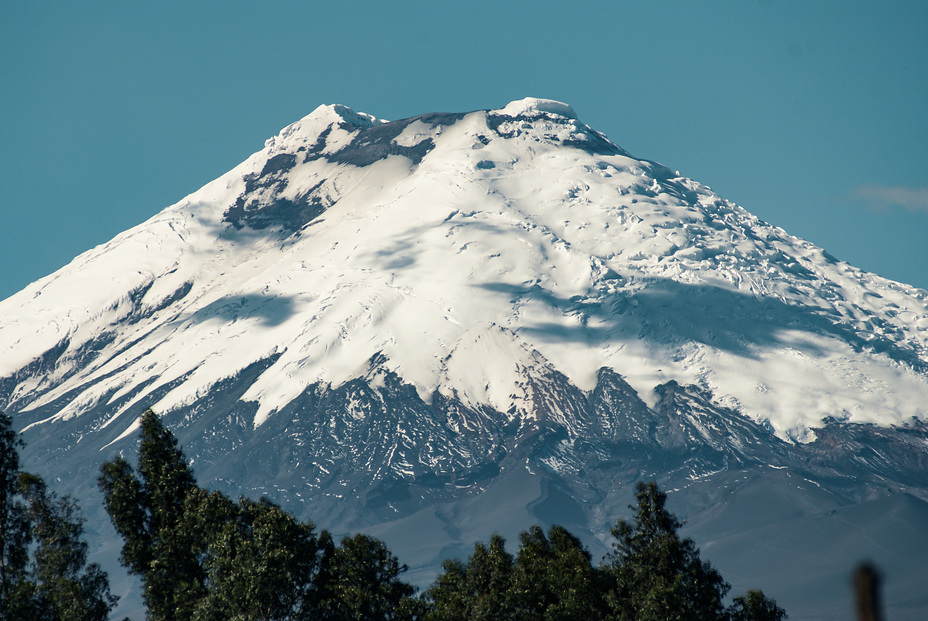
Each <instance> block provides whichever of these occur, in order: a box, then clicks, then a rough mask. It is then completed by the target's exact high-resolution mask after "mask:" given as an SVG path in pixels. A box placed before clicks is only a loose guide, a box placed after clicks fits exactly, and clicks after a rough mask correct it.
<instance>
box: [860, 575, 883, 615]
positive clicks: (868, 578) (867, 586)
mask: <svg viewBox="0 0 928 621" xmlns="http://www.w3.org/2000/svg"><path fill="white" fill-rule="evenodd" d="M854 591H855V593H856V595H857V618H858V619H859V621H882V619H883V615H882V614H881V613H880V574H879V572H877V570H876V568H875V567H873V565H870V564H869V563H863V564H862V565H860V566H859V567H858V568H857V571H855V572H854Z"/></svg>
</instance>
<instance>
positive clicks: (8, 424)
mask: <svg viewBox="0 0 928 621" xmlns="http://www.w3.org/2000/svg"><path fill="white" fill-rule="evenodd" d="M21 446H22V440H20V439H19V436H18V435H17V434H16V432H15V431H14V430H13V424H12V420H11V419H10V417H9V416H7V415H6V414H4V413H3V412H0V619H14V618H17V617H20V618H27V617H28V607H26V603H27V602H29V601H30V600H31V588H30V586H29V582H28V580H27V575H26V568H27V565H28V563H29V553H28V546H29V542H30V532H29V520H28V519H27V517H26V507H25V505H24V503H23V501H22V497H21V496H20V495H19V485H18V481H19V474H20V472H19V448H20V447H21Z"/></svg>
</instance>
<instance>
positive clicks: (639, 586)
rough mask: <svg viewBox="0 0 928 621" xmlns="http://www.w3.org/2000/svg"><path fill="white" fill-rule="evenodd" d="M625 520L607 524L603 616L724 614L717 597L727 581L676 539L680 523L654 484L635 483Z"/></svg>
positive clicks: (690, 620) (697, 618)
mask: <svg viewBox="0 0 928 621" xmlns="http://www.w3.org/2000/svg"><path fill="white" fill-rule="evenodd" d="M635 497H636V499H637V501H638V502H637V507H634V506H632V507H630V508H631V509H633V510H635V511H636V514H635V517H634V518H632V519H631V520H626V519H624V518H623V519H620V520H619V521H618V522H617V523H616V525H615V526H614V527H613V528H612V530H611V533H612V536H613V537H615V539H616V541H615V543H613V551H612V553H611V554H610V555H609V560H610V561H611V563H610V564H608V565H606V566H605V567H603V568H602V570H603V575H604V578H605V580H606V584H607V585H608V591H607V593H606V601H607V604H608V618H609V619H616V620H620V621H631V620H633V619H634V620H637V621H701V620H707V621H709V620H713V621H714V620H717V619H725V618H726V617H727V616H728V615H727V612H726V610H725V609H724V607H723V605H722V600H723V598H724V597H725V594H726V593H727V592H728V590H729V588H730V587H729V585H728V583H726V582H725V581H724V580H723V579H722V576H721V575H719V573H718V572H717V571H716V570H715V569H714V568H713V567H712V566H711V565H710V564H709V563H708V562H705V561H703V560H701V559H700V558H699V550H698V549H697V548H696V546H695V544H694V543H693V541H692V540H691V539H681V538H680V536H679V535H678V533H677V530H678V529H679V528H680V526H682V522H680V521H679V520H677V518H676V517H675V516H674V515H673V514H671V513H670V512H668V511H667V509H666V507H665V505H666V502H667V495H666V494H664V493H663V492H661V491H660V490H659V489H658V487H657V484H656V483H654V482H653V481H652V482H649V483H647V484H645V483H639V484H638V487H637V491H636V493H635Z"/></svg>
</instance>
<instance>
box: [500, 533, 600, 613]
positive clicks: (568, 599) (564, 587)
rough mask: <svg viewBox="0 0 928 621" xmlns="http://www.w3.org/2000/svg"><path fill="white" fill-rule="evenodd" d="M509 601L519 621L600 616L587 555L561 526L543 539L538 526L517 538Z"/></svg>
mask: <svg viewBox="0 0 928 621" xmlns="http://www.w3.org/2000/svg"><path fill="white" fill-rule="evenodd" d="M513 598H514V599H515V602H516V606H517V611H518V612H517V616H518V618H520V619H526V620H535V619H537V620H539V621H572V620H575V619H576V620H578V621H581V620H582V621H586V620H587V619H596V618H599V617H601V616H602V610H601V605H600V599H601V598H600V597H599V589H598V585H597V575H596V570H595V569H594V568H593V565H592V562H591V559H590V554H589V552H587V551H586V549H585V548H584V547H583V544H582V543H580V540H579V539H577V538H576V537H574V536H573V535H572V534H571V533H570V532H568V531H567V529H565V528H564V527H563V526H554V527H552V528H551V529H550V530H549V531H548V536H547V537H545V533H544V531H542V529H541V527H539V526H533V527H532V528H530V529H529V530H527V531H525V532H523V533H522V534H521V536H520V547H519V554H518V556H517V557H516V564H515V572H514V575H513Z"/></svg>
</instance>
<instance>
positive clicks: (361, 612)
mask: <svg viewBox="0 0 928 621" xmlns="http://www.w3.org/2000/svg"><path fill="white" fill-rule="evenodd" d="M406 570H407V567H406V566H405V565H401V564H400V562H399V560H397V558H396V557H395V556H393V553H392V552H390V550H389V548H387V546H386V545H385V544H384V543H383V542H382V541H379V540H377V539H374V538H373V537H369V536H367V535H355V536H353V537H345V538H344V539H342V542H341V545H340V546H339V547H338V548H337V549H336V550H335V551H334V554H332V557H331V561H330V563H329V565H328V568H327V572H326V573H327V576H326V584H325V591H326V592H325V593H324V594H323V598H324V601H323V604H322V606H323V613H324V614H323V618H326V619H336V620H338V621H376V620H379V619H383V620H385V621H391V620H394V619H397V620H398V619H415V618H418V617H419V616H420V615H421V613H422V610H421V607H420V605H419V603H418V601H417V600H416V599H415V598H413V595H414V594H415V592H416V589H415V588H414V587H413V586H411V585H409V584H407V583H405V582H403V581H402V580H400V575H401V574H402V573H404V572H405V571H406Z"/></svg>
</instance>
